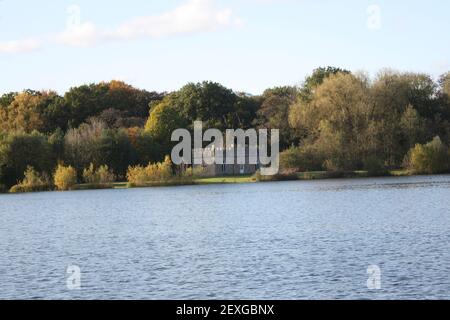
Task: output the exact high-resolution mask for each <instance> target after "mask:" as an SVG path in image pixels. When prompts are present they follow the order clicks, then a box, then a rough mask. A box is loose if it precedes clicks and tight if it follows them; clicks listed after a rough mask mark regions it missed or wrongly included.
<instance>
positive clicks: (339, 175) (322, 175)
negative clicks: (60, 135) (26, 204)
mask: <svg viewBox="0 0 450 320" xmlns="http://www.w3.org/2000/svg"><path fill="white" fill-rule="evenodd" d="M436 175H445V173H443V174H428V175H424V174H413V173H411V172H409V171H408V170H391V171H389V172H388V173H386V174H382V175H370V174H369V173H368V172H367V171H349V172H331V171H314V172H297V173H294V174H290V175H278V176H273V177H265V178H262V179H261V180H258V179H257V178H256V177H255V176H254V175H252V176H248V175H247V176H222V177H203V178H196V179H193V180H192V181H177V180H173V181H166V182H150V183H145V184H142V185H130V183H128V182H126V181H119V182H113V183H107V184H86V183H84V184H77V185H76V186H75V187H74V188H73V189H72V190H69V191H88V190H104V189H138V188H163V187H182V186H195V185H221V184H224V185H225V184H249V183H264V182H283V181H314V180H336V179H363V178H383V177H393V178H394V177H420V176H436ZM37 192H64V191H58V190H40V191H29V192H9V191H8V192H3V193H0V195H2V194H3V195H7V194H10V195H11V194H24V193H25V194H26V193H37Z"/></svg>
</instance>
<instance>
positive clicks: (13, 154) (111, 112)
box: [0, 67, 450, 190]
mask: <svg viewBox="0 0 450 320" xmlns="http://www.w3.org/2000/svg"><path fill="white" fill-rule="evenodd" d="M196 120H201V121H203V124H204V129H208V128H217V129H220V130H225V129H228V128H235V129H237V128H242V129H248V128H252V127H254V128H267V129H280V144H281V146H280V147H281V149H282V150H285V152H284V154H283V156H282V166H283V167H285V168H287V169H296V170H302V171H312V170H314V171H315V170H333V171H339V170H357V169H365V170H367V171H368V172H371V173H374V174H375V173H380V172H384V171H385V170H387V169H389V168H398V167H401V166H402V165H405V166H406V167H408V168H413V169H414V170H413V169H411V170H413V171H414V172H443V171H447V170H450V165H448V164H445V163H443V164H442V165H438V164H437V162H440V161H444V162H445V161H449V160H448V159H449V158H450V157H447V156H444V155H445V154H447V153H446V152H447V150H448V146H450V72H448V73H445V74H444V75H442V76H441V77H440V78H439V79H438V80H437V81H434V80H433V79H432V78H431V77H430V76H429V75H426V74H421V73H411V72H396V71H392V70H383V71H381V72H380V73H379V74H378V75H377V76H376V77H375V78H374V79H369V78H368V77H367V76H365V75H363V74H353V73H351V72H350V71H348V70H345V69H341V68H336V67H325V68H318V69H316V70H314V71H313V72H312V74H311V75H309V76H307V77H306V78H305V81H304V82H303V84H302V85H301V86H298V87H296V86H282V87H275V88H270V89H267V90H265V91H264V92H263V93H262V94H261V95H258V96H252V95H249V94H245V93H238V92H234V91H232V90H230V89H228V88H226V87H224V86H222V85H220V84H218V83H215V82H201V83H189V84H187V85H185V86H184V87H182V88H181V89H180V90H178V91H174V92H171V93H169V94H165V93H157V92H151V91H146V90H141V89H137V88H134V87H132V86H130V85H128V84H126V83H123V82H120V81H110V82H101V83H96V84H88V85H82V86H78V87H73V88H71V89H70V90H69V91H68V92H66V93H65V94H64V95H63V96H60V95H58V94H57V93H56V92H54V91H33V90H25V91H23V92H10V93H6V94H3V95H2V96H0V190H4V189H5V188H9V187H11V186H13V185H14V184H17V183H19V186H24V185H26V183H28V182H29V181H31V180H33V181H34V180H36V181H39V180H45V181H49V179H47V178H46V179H44V177H47V176H49V175H52V174H54V172H55V169H56V167H57V166H58V165H60V166H59V168H60V169H61V168H69V167H70V168H73V170H72V169H71V170H70V171H71V179H72V175H73V172H76V173H77V174H78V177H77V178H78V181H82V180H81V178H82V174H83V172H85V170H87V169H88V168H91V167H94V168H106V167H107V168H108V170H111V172H114V177H117V178H118V179H124V178H125V175H126V172H127V169H128V167H129V166H134V167H136V166H137V167H139V166H142V167H145V166H147V165H148V164H149V163H159V162H161V161H163V160H164V158H165V156H166V155H167V154H170V150H171V147H172V145H173V144H172V142H171V141H170V140H171V135H172V132H173V131H174V130H175V129H178V128H186V129H188V130H192V129H193V122H194V121H196ZM430 141H432V142H430ZM436 150H437V151H436ZM436 159H437V160H436ZM61 170H62V169H61ZM61 170H60V171H61ZM108 170H107V171H108ZM108 172H109V171H108ZM25 173H27V176H26V177H25ZM41 178H42V179H41ZM25 182H26V183H25ZM20 183H22V184H20Z"/></svg>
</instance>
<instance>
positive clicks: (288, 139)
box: [256, 87, 298, 149]
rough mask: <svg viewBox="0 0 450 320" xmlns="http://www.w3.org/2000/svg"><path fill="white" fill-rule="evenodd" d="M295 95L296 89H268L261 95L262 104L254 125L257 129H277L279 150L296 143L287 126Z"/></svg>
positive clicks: (296, 93)
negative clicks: (278, 131) (278, 132)
mask: <svg viewBox="0 0 450 320" xmlns="http://www.w3.org/2000/svg"><path fill="white" fill-rule="evenodd" d="M297 95H298V89H297V88H295V87H277V88H273V89H268V90H266V91H265V92H264V94H263V95H262V100H263V102H262V104H261V107H260V108H259V110H258V112H257V119H256V124H257V126H258V127H259V128H266V129H279V130H280V147H281V149H286V148H287V147H289V146H290V145H291V144H293V143H295V142H297V141H296V140H297V139H296V137H295V131H294V130H293V129H292V128H291V127H290V126H289V109H290V106H291V105H292V104H293V103H294V102H295V101H296V99H297Z"/></svg>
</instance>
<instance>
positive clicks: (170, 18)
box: [57, 0, 242, 46]
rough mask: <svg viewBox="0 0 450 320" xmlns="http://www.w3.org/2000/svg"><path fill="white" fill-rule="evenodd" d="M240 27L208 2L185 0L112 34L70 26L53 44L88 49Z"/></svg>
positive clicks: (90, 25) (88, 25)
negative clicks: (108, 43)
mask: <svg viewBox="0 0 450 320" xmlns="http://www.w3.org/2000/svg"><path fill="white" fill-rule="evenodd" d="M241 23H242V22H241V20H240V19H239V18H237V17H235V16H234V15H233V12H232V11H231V10H230V9H220V8H217V7H216V6H215V5H214V3H213V1H212V0H188V1H187V2H186V3H184V4H182V5H180V6H178V7H176V8H175V9H174V10H172V11H169V12H165V13H162V14H160V15H155V16H142V17H137V18H134V19H131V20H130V21H126V22H124V23H122V24H121V25H119V26H118V27H117V28H115V29H112V30H99V29H98V28H97V27H96V26H95V25H94V24H93V23H90V22H88V23H84V24H81V25H79V26H75V27H73V26H72V27H71V28H69V29H67V30H66V31H64V32H63V33H61V34H59V35H58V36H57V40H58V41H60V42H62V43H64V44H67V45H72V46H88V45H94V44H96V43H98V42H102V41H107V40H123V39H133V38H137V37H151V38H158V37H168V36H175V35H184V34H193V33H199V32H208V31H214V30H216V29H218V28H221V27H227V26H238V25H240V24H241Z"/></svg>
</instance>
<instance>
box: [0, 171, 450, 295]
mask: <svg viewBox="0 0 450 320" xmlns="http://www.w3.org/2000/svg"><path fill="white" fill-rule="evenodd" d="M71 265H75V266H78V267H79V268H80V270H81V289H80V290H69V289H68V287H67V284H66V283H67V279H68V276H69V275H68V274H67V273H66V269H67V267H68V266H71ZM370 265H376V266H378V267H379V268H380V269H381V289H380V290H369V289H368V287H367V279H368V277H369V275H368V274H367V268H368V267H369V266H370ZM0 298H1V299H10V298H11V299H12V298H20V299H442V298H446V299H450V176H433V177H429V176H423V177H405V178H374V179H355V180H328V181H305V182H301V181H296V182H277V183H263V184H242V185H213V186H188V187H171V188H153V189H151V188H150V189H132V190H100V191H78V192H67V193H57V192H49V193H34V194H24V195H0Z"/></svg>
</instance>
